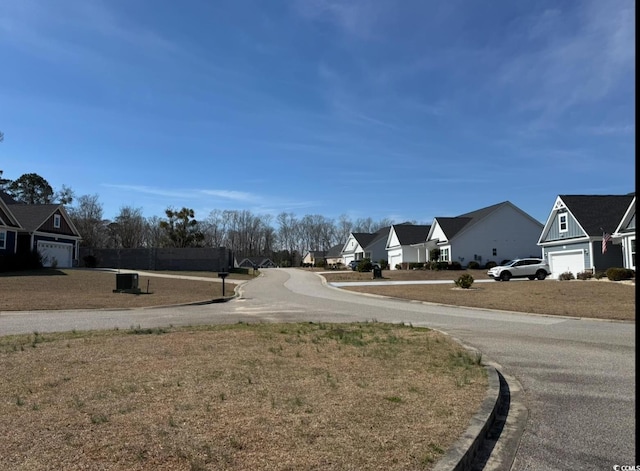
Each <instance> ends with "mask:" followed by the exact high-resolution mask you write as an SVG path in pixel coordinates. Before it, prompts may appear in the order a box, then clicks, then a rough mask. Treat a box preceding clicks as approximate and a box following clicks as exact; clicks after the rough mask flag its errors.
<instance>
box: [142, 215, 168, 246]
mask: <svg viewBox="0 0 640 471" xmlns="http://www.w3.org/2000/svg"><path fill="white" fill-rule="evenodd" d="M161 222H162V219H161V218H160V217H158V216H151V217H149V218H147V219H146V220H145V240H144V243H143V245H144V246H145V247H154V248H155V247H166V246H167V245H168V241H167V234H166V231H165V230H164V229H163V228H162V227H160V223H161Z"/></svg>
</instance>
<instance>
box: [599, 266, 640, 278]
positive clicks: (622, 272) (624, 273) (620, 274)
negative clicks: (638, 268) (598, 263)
mask: <svg viewBox="0 0 640 471" xmlns="http://www.w3.org/2000/svg"><path fill="white" fill-rule="evenodd" d="M606 274H607V278H609V279H610V280H611V281H621V280H630V279H632V278H635V276H636V272H634V271H633V270H630V269H628V268H620V267H611V268H609V269H607V271H606Z"/></svg>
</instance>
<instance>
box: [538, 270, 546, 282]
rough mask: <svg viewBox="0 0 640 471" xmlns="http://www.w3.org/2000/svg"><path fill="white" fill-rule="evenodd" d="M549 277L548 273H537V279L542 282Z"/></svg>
mask: <svg viewBox="0 0 640 471" xmlns="http://www.w3.org/2000/svg"><path fill="white" fill-rule="evenodd" d="M546 277H547V272H546V271H544V270H538V273H536V278H538V279H539V280H540V281H542V280H544V279H545V278H546Z"/></svg>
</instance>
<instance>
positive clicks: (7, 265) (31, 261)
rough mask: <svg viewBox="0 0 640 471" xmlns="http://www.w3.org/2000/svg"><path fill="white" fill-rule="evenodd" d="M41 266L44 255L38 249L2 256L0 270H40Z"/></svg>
mask: <svg viewBox="0 0 640 471" xmlns="http://www.w3.org/2000/svg"><path fill="white" fill-rule="evenodd" d="M40 268H42V255H41V254H40V253H39V252H38V251H37V250H33V251H32V252H26V253H19V254H9V255H3V256H2V257H0V272H10V271H21V270H39V269H40Z"/></svg>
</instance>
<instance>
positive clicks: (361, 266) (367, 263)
mask: <svg viewBox="0 0 640 471" xmlns="http://www.w3.org/2000/svg"><path fill="white" fill-rule="evenodd" d="M372 267H373V265H371V260H369V259H368V258H363V259H362V260H361V261H360V263H358V266H357V268H356V269H357V270H358V271H359V272H368V271H371V268H372Z"/></svg>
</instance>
